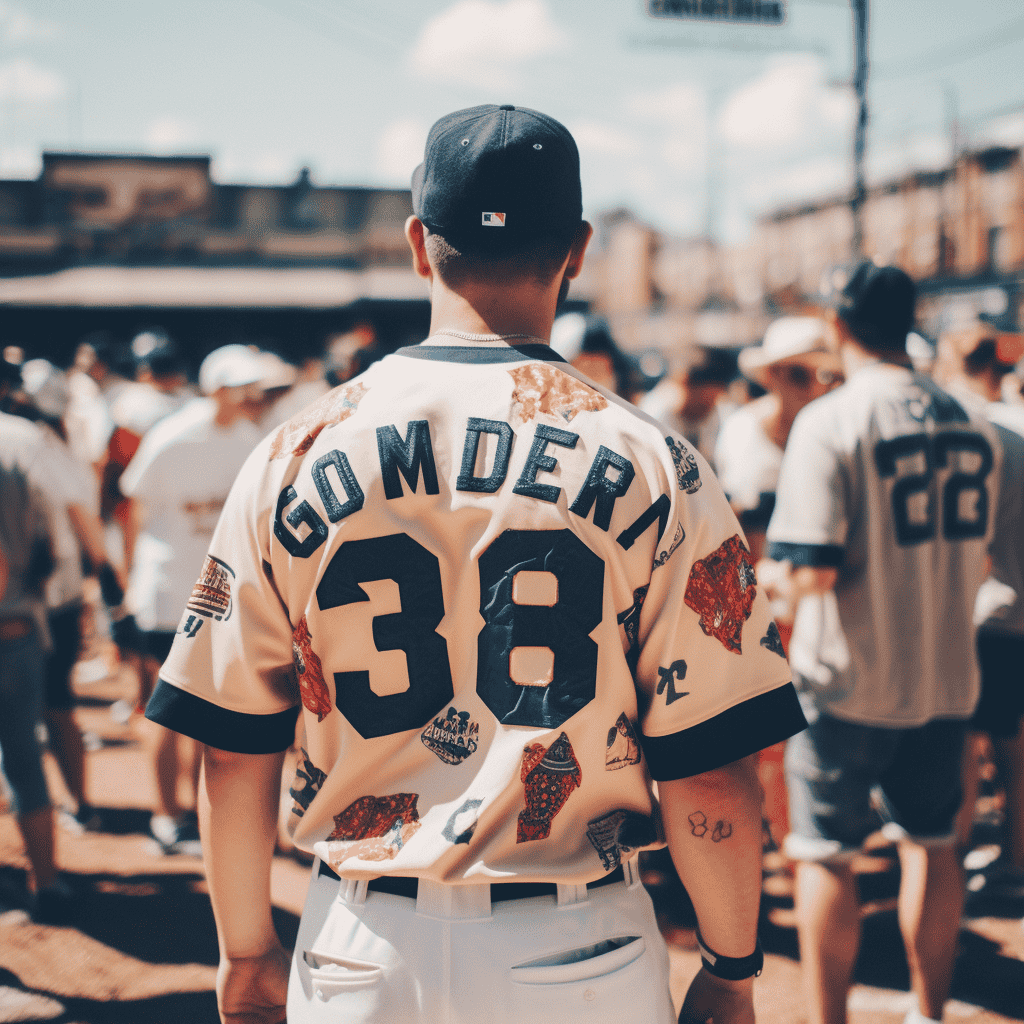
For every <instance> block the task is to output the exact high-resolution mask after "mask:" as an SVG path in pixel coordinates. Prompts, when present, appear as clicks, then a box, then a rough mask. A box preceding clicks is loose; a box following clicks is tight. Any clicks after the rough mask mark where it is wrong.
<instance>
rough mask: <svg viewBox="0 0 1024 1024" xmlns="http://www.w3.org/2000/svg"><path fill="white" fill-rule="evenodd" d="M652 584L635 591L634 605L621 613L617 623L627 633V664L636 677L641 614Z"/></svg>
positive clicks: (617, 617)
mask: <svg viewBox="0 0 1024 1024" xmlns="http://www.w3.org/2000/svg"><path fill="white" fill-rule="evenodd" d="M649 589H650V584H647V585H646V586H643V587H637V588H636V590H634V591H633V603H632V604H631V605H630V606H629V607H628V608H627V609H626V610H625V611H624V612H620V613H619V614H618V615H617V616H616V619H615V621H616V622H618V624H619V625H620V626H622V628H623V629H624V630H625V632H626V644H627V645H628V646H627V649H626V664H627V665H629V670H630V672H632V673H633V675H634V676H635V675H636V664H637V662H638V661H639V660H640V613H641V612H642V611H643V610H644V601H645V600H646V599H647V591H648V590H649Z"/></svg>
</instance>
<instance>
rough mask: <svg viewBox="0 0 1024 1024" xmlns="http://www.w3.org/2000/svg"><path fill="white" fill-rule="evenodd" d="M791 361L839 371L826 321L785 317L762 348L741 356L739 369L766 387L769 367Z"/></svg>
mask: <svg viewBox="0 0 1024 1024" xmlns="http://www.w3.org/2000/svg"><path fill="white" fill-rule="evenodd" d="M808 357H810V358H808ZM790 359H799V360H800V362H811V363H814V364H815V365H820V366H822V367H823V368H829V369H832V368H834V369H836V370H838V369H839V367H840V361H839V357H838V355H836V354H835V353H833V352H830V351H829V350H828V349H827V348H826V344H825V321H824V320H822V319H820V318H819V317H816V316H784V317H781V318H780V319H778V320H776V321H775V322H774V323H773V324H771V325H770V326H769V328H768V330H767V331H765V332H764V341H763V342H762V343H761V344H760V345H751V346H750V347H749V348H745V349H743V350H742V351H741V352H740V354H739V366H740V370H741V371H742V372H743V373H744V374H745V375H746V376H747V377H750V378H751V379H752V380H756V381H757V382H758V383H759V384H764V382H765V379H766V375H765V370H766V369H767V368H768V367H769V366H773V365H774V364H775V363H782V362H786V361H787V360H790Z"/></svg>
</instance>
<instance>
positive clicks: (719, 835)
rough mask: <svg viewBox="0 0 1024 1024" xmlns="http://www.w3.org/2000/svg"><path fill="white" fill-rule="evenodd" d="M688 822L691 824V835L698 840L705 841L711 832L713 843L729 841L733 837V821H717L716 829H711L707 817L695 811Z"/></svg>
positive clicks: (701, 812)
mask: <svg viewBox="0 0 1024 1024" xmlns="http://www.w3.org/2000/svg"><path fill="white" fill-rule="evenodd" d="M687 821H689V823H690V833H691V835H695V836H696V837H697V838H698V839H703V838H704V836H706V835H707V833H708V832H709V831H710V832H711V842H713V843H720V842H721V841H722V840H723V839H728V838H729V836H731V835H732V822H731V821H717V822H715V825H714V828H710V827H709V825H708V818H707V815H706V814H705V813H704V812H703V811H694V812H693V814H691V815H690V816H689V818H687Z"/></svg>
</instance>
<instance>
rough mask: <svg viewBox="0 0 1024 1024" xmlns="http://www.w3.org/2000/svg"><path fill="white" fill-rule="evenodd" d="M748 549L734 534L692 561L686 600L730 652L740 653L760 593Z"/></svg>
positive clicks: (710, 633) (709, 633)
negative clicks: (705, 556) (744, 626)
mask: <svg viewBox="0 0 1024 1024" xmlns="http://www.w3.org/2000/svg"><path fill="white" fill-rule="evenodd" d="M747 554H748V552H747V549H746V548H745V547H744V546H743V541H741V540H740V537H739V534H733V536H731V537H730V538H729V539H728V540H727V541H725V542H724V543H723V544H722V545H721V547H719V548H718V549H717V550H716V551H712V552H711V554H710V555H708V556H707V558H702V559H700V560H699V561H697V562H694V563H693V568H692V569H691V570H690V579H689V581H688V582H687V584H686V594H685V595H684V598H683V599H684V600H685V601H686V604H687V607H689V608H692V609H693V610H694V611H695V612H696V613H697V614H698V615H699V616H700V628H701V629H702V630H703V631H704V633H705V634H706V635H707V636H713V637H714V638H715V639H716V640H718V641H719V642H721V644H722V645H723V646H724V647H725V649H726V650H728V651H733V652H735V653H736V654H741V653H742V652H743V648H742V646H741V642H740V641H741V637H742V634H743V623H744V622H746V621H747V619H748V618H750V609H751V607H752V606H753V604H754V596H755V595H756V594H757V586H756V583H757V579H756V577H755V576H754V570H753V568H752V566H751V565H750V562H749V561H747Z"/></svg>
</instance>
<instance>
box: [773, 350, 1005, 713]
mask: <svg viewBox="0 0 1024 1024" xmlns="http://www.w3.org/2000/svg"><path fill="white" fill-rule="evenodd" d="M1001 459H1002V448H1001V445H1000V443H999V440H998V437H997V436H996V433H995V431H994V429H993V428H992V426H991V424H989V423H988V422H987V421H986V420H985V419H984V418H983V417H982V416H977V415H973V414H971V413H970V412H969V411H968V410H965V408H964V407H963V405H961V404H960V403H959V402H958V401H956V399H954V398H953V397H952V396H951V395H949V394H947V393H946V392H945V391H942V390H941V389H940V388H939V387H938V386H937V385H936V384H934V383H933V382H932V381H931V380H929V379H928V378H927V377H923V376H920V375H918V374H915V373H913V372H912V371H910V370H909V369H904V368H903V367H899V366H893V365H887V364H879V363H876V364H870V365H868V366H866V367H863V368H862V369H860V370H858V371H857V372H856V373H855V374H853V375H852V376H851V377H850V378H849V379H848V380H847V382H846V384H844V385H843V386H842V387H840V388H837V389H836V390H835V391H833V392H831V393H830V394H828V395H826V396H825V397H823V398H819V399H818V400H817V401H815V402H812V403H811V404H810V405H808V406H807V407H806V408H805V409H803V410H802V411H801V412H800V414H799V415H798V416H797V418H796V420H795V422H794V424H793V430H792V432H791V433H790V436H789V442H788V444H787V446H786V454H785V456H784V458H783V461H782V472H781V475H780V478H779V486H778V496H777V500H776V505H775V512H774V514H773V516H772V520H771V524H770V525H769V528H768V554H769V556H770V557H772V558H775V559H778V560H780V561H781V560H783V559H789V560H790V561H792V562H793V564H794V565H815V566H823V567H833V568H836V569H837V571H838V578H837V582H836V586H835V590H834V594H833V593H830V594H826V595H824V596H820V597H805V598H804V599H803V600H802V601H801V603H800V607H799V609H798V610H797V616H796V620H795V622H794V625H793V638H792V640H791V641H790V646H789V653H790V659H791V662H792V665H793V672H794V675H795V676H796V679H797V683H798V685H799V686H800V689H801V697H802V699H803V700H804V701H805V702H806V706H807V710H808V711H811V710H812V709H817V710H820V711H825V712H827V713H828V714H830V715H833V716H835V717H837V718H843V719H846V720H849V721H855V722H861V723H864V724H867V725H882V726H885V725H889V726H893V727H902V728H911V727H914V726H919V725H923V724H924V723H926V722H929V721H931V720H932V719H936V718H960V719H963V718H968V717H969V716H970V714H971V712H972V710H973V709H974V705H975V703H976V701H977V699H978V686H979V682H978V666H977V661H976V658H975V653H974V625H973V622H972V617H973V610H974V601H975V596H976V595H977V593H978V588H979V587H980V586H981V583H982V580H983V579H984V577H985V566H986V552H987V549H988V547H989V545H990V543H991V540H992V535H993V524H994V521H995V513H996V511H997V509H998V480H999V476H1000V472H1001V468H1000V463H1001Z"/></svg>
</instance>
